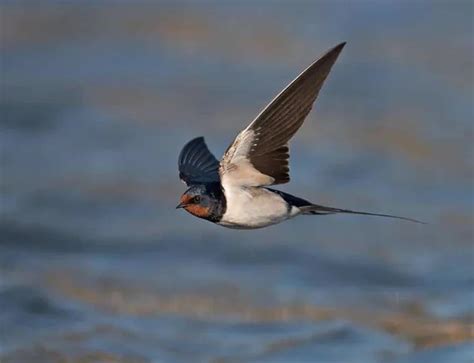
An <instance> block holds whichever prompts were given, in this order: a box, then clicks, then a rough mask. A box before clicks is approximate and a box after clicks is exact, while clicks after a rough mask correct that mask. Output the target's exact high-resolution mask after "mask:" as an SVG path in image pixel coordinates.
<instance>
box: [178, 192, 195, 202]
mask: <svg viewBox="0 0 474 363" xmlns="http://www.w3.org/2000/svg"><path fill="white" fill-rule="evenodd" d="M193 197H194V195H191V194H187V193H184V194H183V195H182V196H181V200H180V201H181V203H187V202H189V201H190V200H191V199H192V198H193Z"/></svg>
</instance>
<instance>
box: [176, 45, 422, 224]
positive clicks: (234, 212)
mask: <svg viewBox="0 0 474 363" xmlns="http://www.w3.org/2000/svg"><path fill="white" fill-rule="evenodd" d="M344 45H345V43H341V44H339V45H337V46H335V47H334V48H332V49H331V50H329V51H328V52H327V53H326V54H325V55H323V56H322V57H321V58H320V59H318V60H317V61H315V62H314V63H313V64H311V65H310V66H309V67H308V68H306V69H305V70H304V71H303V72H302V73H301V74H300V75H299V76H298V77H296V79H295V80H294V81H292V82H291V83H290V84H289V85H288V86H287V87H286V88H285V89H284V90H283V91H281V92H280V93H279V94H278V95H277V96H276V97H275V98H274V99H273V100H272V101H271V102H270V103H269V104H268V106H266V107H265V108H264V109H263V111H261V112H260V114H259V115H258V116H257V117H256V118H255V119H254V120H253V121H252V122H251V123H250V125H248V126H247V127H246V128H245V129H244V130H243V131H241V132H240V133H239V134H238V135H237V137H236V138H235V140H234V141H233V142H232V144H231V145H230V146H229V147H228V148H227V150H226V152H225V153H224V156H223V157H222V159H221V161H220V162H219V161H218V160H217V159H216V158H215V157H214V155H213V154H212V153H211V152H210V151H209V149H208V148H207V146H206V143H205V142H204V138H203V137H198V138H195V139H193V140H191V141H189V142H188V143H187V144H186V145H185V146H184V148H183V149H182V151H181V153H180V155H179V158H178V169H179V177H180V179H181V180H182V181H184V182H185V183H186V184H187V185H188V187H189V188H188V190H186V192H184V194H183V195H182V196H181V199H180V203H179V204H178V206H177V207H176V208H184V209H185V210H186V211H187V212H189V213H191V214H192V215H194V216H196V217H199V218H203V219H206V220H208V221H211V222H213V223H216V224H219V225H221V226H224V227H229V228H238V229H254V228H262V227H266V226H269V225H272V224H276V223H280V222H282V221H285V220H287V219H290V218H293V217H296V216H298V215H327V214H336V213H349V214H363V215H369V216H379V217H389V218H397V219H403V220H407V221H412V222H418V221H416V220H414V219H410V218H405V217H399V216H394V215H388V214H379V213H369V212H360V211H353V210H349V209H340V208H332V207H325V206H322V205H318V204H314V203H311V202H308V201H307V200H304V199H302V198H298V197H295V196H293V195H290V194H287V193H284V192H282V191H279V190H275V189H271V188H269V186H271V185H276V184H284V183H287V182H289V180H290V175H289V167H288V159H289V156H290V155H289V148H288V142H289V141H290V139H291V137H292V136H293V135H294V134H295V133H296V131H298V129H299V128H300V127H301V125H302V124H303V121H304V120H305V118H306V116H307V115H308V114H309V112H310V111H311V108H312V107H313V103H314V102H315V100H316V98H317V97H318V94H319V91H320V89H321V87H322V85H323V83H324V81H325V80H326V78H327V76H328V74H329V72H330V70H331V68H332V66H333V65H334V63H335V61H336V59H337V58H338V56H339V54H340V53H341V51H342V49H343V48H344Z"/></svg>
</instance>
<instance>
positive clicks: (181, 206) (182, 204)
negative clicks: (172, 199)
mask: <svg viewBox="0 0 474 363" xmlns="http://www.w3.org/2000/svg"><path fill="white" fill-rule="evenodd" d="M185 205H186V203H183V202H181V203H179V204H178V205H177V206H176V209H179V208H184V206H185Z"/></svg>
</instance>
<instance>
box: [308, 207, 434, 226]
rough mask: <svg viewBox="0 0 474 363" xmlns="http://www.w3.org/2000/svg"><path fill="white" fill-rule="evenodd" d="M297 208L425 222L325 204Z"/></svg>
mask: <svg viewBox="0 0 474 363" xmlns="http://www.w3.org/2000/svg"><path fill="white" fill-rule="evenodd" d="M299 208H300V209H301V211H302V212H303V214H307V215H326V214H336V213H346V214H361V215H365V216H376V217H386V218H395V219H401V220H404V221H409V222H414V223H421V224H426V223H425V222H422V221H419V220H416V219H413V218H407V217H400V216H395V215H392V214H381V213H370V212H360V211H354V210H349V209H340V208H331V207H325V206H322V205H317V204H311V205H305V206H301V207H299Z"/></svg>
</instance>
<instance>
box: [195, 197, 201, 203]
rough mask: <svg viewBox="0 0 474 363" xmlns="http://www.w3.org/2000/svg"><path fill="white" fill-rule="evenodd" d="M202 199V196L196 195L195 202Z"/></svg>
mask: <svg viewBox="0 0 474 363" xmlns="http://www.w3.org/2000/svg"><path fill="white" fill-rule="evenodd" d="M200 201H201V197H200V196H199V195H198V196H197V197H194V203H199V202H200Z"/></svg>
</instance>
